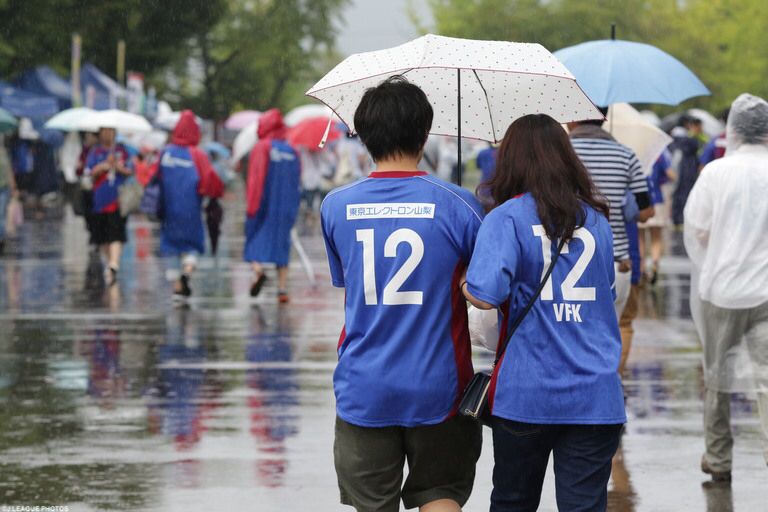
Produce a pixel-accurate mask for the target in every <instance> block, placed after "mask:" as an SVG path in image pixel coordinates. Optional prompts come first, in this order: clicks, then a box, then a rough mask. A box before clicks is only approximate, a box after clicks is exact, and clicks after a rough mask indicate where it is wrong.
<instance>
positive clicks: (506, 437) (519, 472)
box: [491, 417, 622, 512]
mask: <svg viewBox="0 0 768 512" xmlns="http://www.w3.org/2000/svg"><path fill="white" fill-rule="evenodd" d="M491 426H492V428H493V454H494V459H495V465H494V467H493V493H492V494H491V512H512V511H514V512H522V511H526V512H527V511H531V512H534V511H535V510H536V509H538V507H539V501H540V499H541V488H542V484H543V483H544V474H545V473H546V470H547V464H548V462H549V454H550V453H554V464H555V468H554V469H555V492H556V496H557V508H558V510H559V511H560V512H577V511H578V512H582V511H584V512H586V511H590V512H592V511H604V510H605V509H606V507H607V500H608V490H607V486H608V479H609V478H610V476H611V459H612V458H613V455H614V454H615V453H616V449H617V448H618V446H619V439H620V437H621V427H622V426H621V425H537V424H531V423H520V422H517V421H510V420H505V419H501V418H497V417H494V418H493V422H492V424H491Z"/></svg>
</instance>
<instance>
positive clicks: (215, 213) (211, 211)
mask: <svg viewBox="0 0 768 512" xmlns="http://www.w3.org/2000/svg"><path fill="white" fill-rule="evenodd" d="M223 220H224V208H222V207H221V203H219V200H218V199H211V200H209V201H208V205H207V206H206V207H205V223H206V224H207V226H208V236H209V237H210V239H211V252H212V253H213V254H214V255H215V254H216V251H217V250H218V248H219V235H220V234H221V222H222V221H223Z"/></svg>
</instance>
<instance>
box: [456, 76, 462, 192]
mask: <svg viewBox="0 0 768 512" xmlns="http://www.w3.org/2000/svg"><path fill="white" fill-rule="evenodd" d="M456 84H457V87H456V89H457V90H458V99H457V100H456V105H457V107H456V108H457V110H458V120H459V122H458V136H457V140H456V148H457V152H456V156H457V159H456V162H457V164H456V165H457V169H456V184H457V185H458V186H461V68H459V69H457V70H456Z"/></svg>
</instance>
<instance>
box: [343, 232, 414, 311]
mask: <svg viewBox="0 0 768 512" xmlns="http://www.w3.org/2000/svg"><path fill="white" fill-rule="evenodd" d="M355 234H356V236H357V241H358V242H360V243H362V244H363V289H364V292H365V304H366V305H367V306H377V305H378V304H379V297H378V291H377V289H376V259H377V257H376V254H375V247H376V246H375V244H374V240H375V236H376V235H375V230H374V229H358V230H356V231H355ZM402 243H406V244H408V245H409V246H410V248H411V254H410V256H408V259H407V260H405V262H404V263H403V265H402V266H401V267H400V268H399V269H398V270H397V272H396V273H395V275H394V276H392V279H390V281H389V283H387V284H386V285H385V286H384V292H383V293H382V297H381V303H382V304H383V305H385V306H399V305H419V306H420V305H421V304H422V303H423V300H424V293H423V292H421V291H407V292H404V291H400V287H402V286H403V284H405V282H406V281H407V280H408V278H409V277H410V276H411V274H413V272H414V271H415V270H416V268H417V267H418V266H419V263H421V260H422V259H423V258H424V241H423V240H422V239H421V237H420V236H419V234H418V233H416V232H415V231H414V230H412V229H408V228H401V229H398V230H396V231H394V232H393V233H392V234H391V235H389V237H387V240H386V241H385V242H384V257H385V258H395V257H397V248H398V246H400V244H402Z"/></svg>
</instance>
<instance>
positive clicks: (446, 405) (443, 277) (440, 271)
mask: <svg viewBox="0 0 768 512" xmlns="http://www.w3.org/2000/svg"><path fill="white" fill-rule="evenodd" d="M321 215H322V227H323V236H324V238H325V243H326V249H327V252H328V262H329V264H330V269H331V278H332V281H333V284H334V285H335V286H338V287H344V288H345V289H346V299H345V326H344V329H343V330H342V334H341V337H340V339H339V346H338V355H339V363H338V365H337V367H336V372H335V374H334V391H335V393H336V410H337V414H338V415H339V417H340V418H341V419H343V420H344V421H346V422H349V423H352V424H355V425H360V426H365V427H383V426H393V425H400V426H406V427H410V426H417V425H428V424H435V423H440V422H442V421H444V420H445V419H446V418H448V417H450V416H451V415H452V414H454V413H455V411H456V408H457V405H458V399H459V398H460V395H461V393H462V391H463V390H464V387H465V386H466V384H467V383H468V382H469V379H471V377H472V373H473V370H472V361H471V358H470V355H471V349H470V342H469V332H468V329H467V309H466V303H465V301H464V298H463V297H462V295H461V291H460V290H459V280H460V279H461V276H462V274H463V272H464V270H465V268H466V265H467V264H468V262H469V259H470V256H471V255H472V250H473V248H474V245H475V237H476V236H477V232H478V229H479V227H480V223H481V219H482V213H481V208H480V205H479V203H478V202H477V201H476V200H475V198H474V197H473V196H472V194H471V193H469V192H467V191H465V190H463V189H461V188H459V187H456V186H454V185H451V184H448V183H445V182H443V181H441V180H439V179H436V178H433V177H431V176H427V175H426V173H421V172H412V173H403V172H374V173H372V174H371V175H370V177H368V178H365V179H362V180H360V181H357V182H355V183H353V184H351V185H348V186H346V187H342V188H339V189H336V190H334V191H333V192H331V193H330V194H329V195H328V197H326V199H325V201H324V202H323V206H322V208H321Z"/></svg>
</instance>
